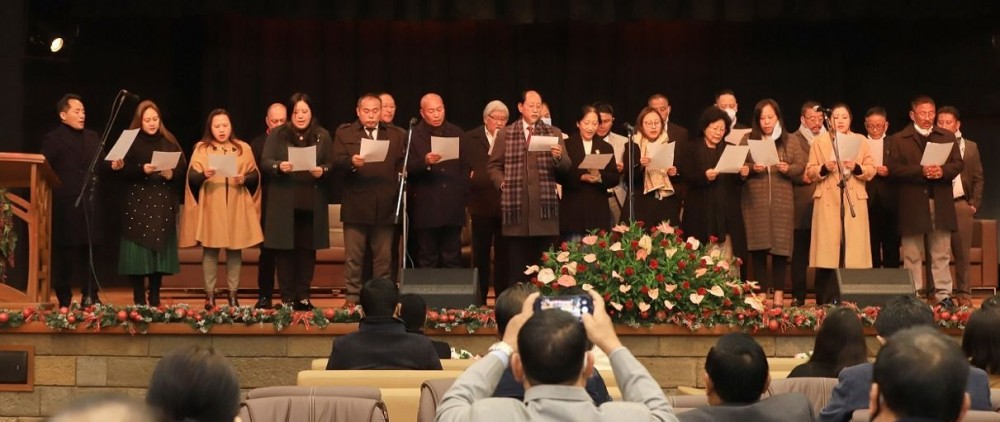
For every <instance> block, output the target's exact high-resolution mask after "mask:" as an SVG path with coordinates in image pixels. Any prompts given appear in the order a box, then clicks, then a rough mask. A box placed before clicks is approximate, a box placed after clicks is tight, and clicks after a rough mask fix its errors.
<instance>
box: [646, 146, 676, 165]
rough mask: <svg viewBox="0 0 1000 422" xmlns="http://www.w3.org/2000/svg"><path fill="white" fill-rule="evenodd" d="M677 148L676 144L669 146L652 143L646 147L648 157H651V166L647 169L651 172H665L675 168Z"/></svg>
mask: <svg viewBox="0 0 1000 422" xmlns="http://www.w3.org/2000/svg"><path fill="white" fill-rule="evenodd" d="M676 148H677V143H676V142H670V143H668V144H660V143H651V144H649V145H647V146H646V156H647V157H649V164H646V167H647V168H649V169H651V170H663V169H668V168H671V167H673V166H674V151H675V150H676Z"/></svg>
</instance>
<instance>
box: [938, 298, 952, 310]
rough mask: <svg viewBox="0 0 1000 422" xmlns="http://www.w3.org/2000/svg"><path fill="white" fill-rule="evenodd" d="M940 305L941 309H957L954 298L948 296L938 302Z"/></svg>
mask: <svg viewBox="0 0 1000 422" xmlns="http://www.w3.org/2000/svg"><path fill="white" fill-rule="evenodd" d="M938 306H940V307H941V309H955V302H954V301H953V300H952V298H950V297H946V298H944V299H941V301H940V302H938Z"/></svg>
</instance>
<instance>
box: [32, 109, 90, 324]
mask: <svg viewBox="0 0 1000 422" xmlns="http://www.w3.org/2000/svg"><path fill="white" fill-rule="evenodd" d="M56 111H57V112H58V113H59V122H60V125H59V126H58V127H56V128H55V129H53V130H52V131H50V132H49V133H46V134H45V136H44V137H43V138H42V148H41V153H42V155H44V156H45V159H46V160H47V161H48V162H49V165H50V166H52V170H53V171H55V173H56V176H59V180H60V181H61V182H62V184H60V185H59V186H58V187H56V188H54V189H52V199H53V201H52V202H53V203H52V246H53V248H52V265H51V267H50V268H52V289H53V290H55V293H56V299H57V300H58V301H59V307H68V306H70V304H71V302H72V300H73V288H72V285H71V284H72V283H71V281H73V280H75V281H76V282H77V283H79V285H80V294H81V297H80V303H81V304H83V306H90V305H91V304H93V303H100V300H99V299H98V298H97V290H98V287H97V285H96V284H95V282H94V277H93V276H92V274H91V271H90V265H88V256H89V246H90V245H91V244H92V243H91V241H92V240H94V242H93V243H97V242H96V238H95V236H98V235H100V233H102V232H103V231H102V230H100V229H99V228H98V227H97V226H95V225H94V224H93V219H94V218H96V217H97V213H95V212H94V205H95V200H96V198H95V196H94V192H95V189H96V184H91V185H90V186H88V189H89V192H88V194H87V195H86V196H84V201H83V202H81V203H80V207H76V206H75V201H76V198H77V195H79V194H80V190H81V189H83V184H84V183H86V182H87V181H88V179H90V178H91V177H93V176H92V175H88V174H87V170H88V169H89V167H90V160H91V158H93V157H94V154H96V153H97V152H98V151H97V149H98V148H99V147H100V144H101V139H100V137H98V136H97V132H94V131H92V130H89V129H86V128H84V125H85V123H86V120H87V113H86V110H85V109H84V107H83V99H82V98H80V97H79V96H78V95H75V94H66V95H64V96H63V97H62V98H61V99H59V102H57V103H56ZM95 170H97V169H96V168H95Z"/></svg>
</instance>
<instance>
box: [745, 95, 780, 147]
mask: <svg viewBox="0 0 1000 422" xmlns="http://www.w3.org/2000/svg"><path fill="white" fill-rule="evenodd" d="M781 120H782V119H781V108H780V107H778V103H777V102H776V101H774V100H772V99H770V98H765V99H763V100H760V101H758V102H757V105H756V106H754V108H753V128H752V130H751V132H750V137H751V139H761V137H763V136H774V134H775V132H776V131H777V130H778V129H777V128H781V130H784V126H785V125H784V124H782V123H781Z"/></svg>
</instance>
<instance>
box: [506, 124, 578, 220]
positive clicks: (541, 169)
mask: <svg viewBox="0 0 1000 422" xmlns="http://www.w3.org/2000/svg"><path fill="white" fill-rule="evenodd" d="M523 122H524V120H522V119H519V120H518V121H517V122H516V123H513V124H511V125H508V126H507V127H505V128H504V131H506V135H507V136H506V141H505V142H504V157H503V179H504V189H503V192H501V193H500V211H501V213H502V215H503V224H521V206H522V205H523V204H522V203H521V197H522V195H523V194H524V189H525V186H524V183H525V181H524V179H525V176H526V173H527V165H526V163H527V159H528V155H529V153H528V143H527V141H526V139H525V138H524V124H523ZM531 136H555V131H554V130H552V127H551V126H548V125H546V124H544V123H541V122H538V123H536V124H535V128H534V131H533V132H532V133H531ZM563 153H564V154H565V153H566V152H565V151H563ZM530 155H531V156H533V157H534V158H535V160H537V161H538V178H537V183H538V184H539V185H540V186H539V188H540V192H541V198H539V199H540V201H539V205H540V207H541V209H540V210H539V213H540V215H541V217H542V219H543V220H548V219H549V218H553V217H558V216H559V198H558V197H556V180H555V171H554V170H555V166H554V164H553V163H552V154H551V153H549V152H532V153H530Z"/></svg>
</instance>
